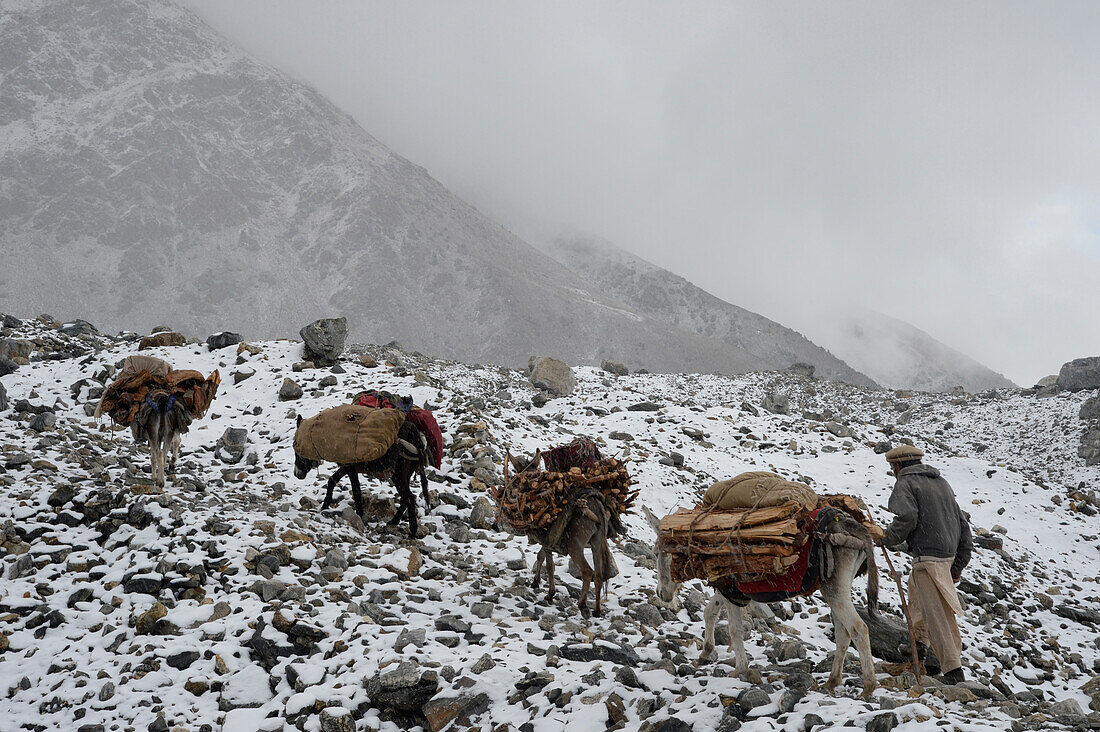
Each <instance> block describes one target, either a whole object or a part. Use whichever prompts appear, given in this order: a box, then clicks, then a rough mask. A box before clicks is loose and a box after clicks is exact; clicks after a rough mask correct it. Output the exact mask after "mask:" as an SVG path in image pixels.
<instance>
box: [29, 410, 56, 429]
mask: <svg viewBox="0 0 1100 732" xmlns="http://www.w3.org/2000/svg"><path fill="white" fill-rule="evenodd" d="M55 424H57V415H56V414H54V413H53V412H41V413H39V414H36V415H35V416H34V418H33V419H32V420H31V422H30V424H29V425H28V427H30V428H31V429H32V430H34V431H35V432H46V431H48V430H52V429H53V427H54V425H55Z"/></svg>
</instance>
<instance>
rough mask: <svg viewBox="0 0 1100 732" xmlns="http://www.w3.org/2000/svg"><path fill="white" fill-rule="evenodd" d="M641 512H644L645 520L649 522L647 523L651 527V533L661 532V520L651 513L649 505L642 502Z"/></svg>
mask: <svg viewBox="0 0 1100 732" xmlns="http://www.w3.org/2000/svg"><path fill="white" fill-rule="evenodd" d="M642 513H644V514H645V520H646V521H648V522H649V525H650V526H651V527H653V533H655V534H659V533H661V521H660V519H658V518H657V517H656V516H654V515H653V512H652V511H650V510H649V506H646V505H644V504H643V505H642Z"/></svg>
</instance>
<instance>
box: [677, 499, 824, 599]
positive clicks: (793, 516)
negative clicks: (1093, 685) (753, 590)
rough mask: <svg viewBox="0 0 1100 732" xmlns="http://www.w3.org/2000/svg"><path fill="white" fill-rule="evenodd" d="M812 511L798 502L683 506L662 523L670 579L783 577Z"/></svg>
mask: <svg viewBox="0 0 1100 732" xmlns="http://www.w3.org/2000/svg"><path fill="white" fill-rule="evenodd" d="M809 517H810V512H809V511H807V510H806V508H805V507H804V506H803V504H801V503H799V502H797V501H788V502H786V503H783V504H780V505H778V506H767V507H764V508H746V509H740V510H731V509H726V510H723V509H711V508H709V507H697V508H693V509H692V508H682V509H680V510H679V511H677V512H676V513H674V514H671V515H669V516H665V517H664V518H663V519H661V540H660V544H661V548H662V549H664V550H665V551H667V552H669V554H670V556H671V559H672V567H671V568H672V579H673V580H675V581H677V582H686V581H687V580H690V579H701V580H707V581H712V580H719V579H722V578H725V577H729V576H730V575H736V576H737V578H738V579H739V580H742V581H754V580H757V579H763V578H765V577H770V576H774V575H779V574H783V573H784V572H786V570H787V568H788V567H790V566H791V565H792V564H794V563H795V562H797V561H798V550H799V549H800V548H801V546H802V544H804V543H805V542H806V541H807V540H808V539H809V535H808V533H806V528H807V526H808V525H809V520H810V518H809Z"/></svg>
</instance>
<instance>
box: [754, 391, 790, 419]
mask: <svg viewBox="0 0 1100 732" xmlns="http://www.w3.org/2000/svg"><path fill="white" fill-rule="evenodd" d="M760 406H762V407H764V409H766V410H768V411H769V412H771V413H772V414H790V413H791V401H790V399H788V398H787V397H785V396H784V395H782V394H777V393H775V392H769V393H768V394H767V395H765V397H764V401H763V402H761V404H760Z"/></svg>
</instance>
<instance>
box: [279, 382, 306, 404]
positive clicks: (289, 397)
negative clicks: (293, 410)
mask: <svg viewBox="0 0 1100 732" xmlns="http://www.w3.org/2000/svg"><path fill="white" fill-rule="evenodd" d="M304 393H305V392H303V391H302V387H300V386H299V385H298V382H297V381H295V380H294V379H292V378H290V377H289V376H288V377H286V378H284V379H283V385H282V386H280V387H279V401H281V402H289V401H293V400H295V399H301V398H302V394H304Z"/></svg>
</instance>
